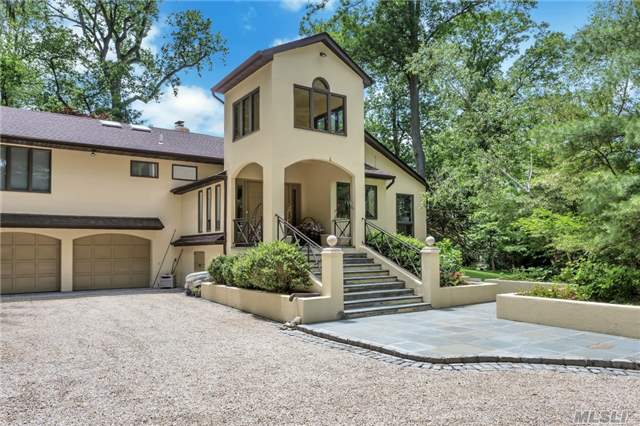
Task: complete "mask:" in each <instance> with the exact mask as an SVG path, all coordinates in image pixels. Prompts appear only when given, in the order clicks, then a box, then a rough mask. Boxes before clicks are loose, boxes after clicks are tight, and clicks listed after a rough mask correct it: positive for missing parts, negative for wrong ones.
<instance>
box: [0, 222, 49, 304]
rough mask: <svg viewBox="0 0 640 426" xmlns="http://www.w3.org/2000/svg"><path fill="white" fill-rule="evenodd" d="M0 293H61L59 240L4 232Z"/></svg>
mask: <svg viewBox="0 0 640 426" xmlns="http://www.w3.org/2000/svg"><path fill="white" fill-rule="evenodd" d="M0 242H1V245H2V253H1V256H0V257H1V258H2V271H0V293H2V294H11V293H32V292H41V291H60V240H56V239H55V238H50V237H45V236H44V235H38V234H29V233H24V232H3V233H2V234H0Z"/></svg>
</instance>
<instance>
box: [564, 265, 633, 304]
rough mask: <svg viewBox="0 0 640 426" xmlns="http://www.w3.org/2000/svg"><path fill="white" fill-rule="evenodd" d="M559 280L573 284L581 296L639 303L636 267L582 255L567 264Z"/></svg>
mask: <svg viewBox="0 0 640 426" xmlns="http://www.w3.org/2000/svg"><path fill="white" fill-rule="evenodd" d="M559 278H560V280H562V281H565V282H569V283H573V284H575V285H576V292H577V294H578V296H579V297H580V298H581V299H582V300H593V301H598V302H608V303H636V304H637V303H640V271H638V270H637V269H632V268H626V267H623V266H614V265H610V264H607V263H602V262H594V261H592V260H588V259H582V260H579V261H577V262H575V263H572V264H570V265H569V266H567V267H566V268H565V269H564V270H563V271H562V273H561V274H560V276H559Z"/></svg>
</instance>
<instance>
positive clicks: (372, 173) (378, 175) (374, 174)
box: [364, 163, 396, 179]
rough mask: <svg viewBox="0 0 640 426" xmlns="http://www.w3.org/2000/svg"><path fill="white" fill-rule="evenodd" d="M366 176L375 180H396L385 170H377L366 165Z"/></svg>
mask: <svg viewBox="0 0 640 426" xmlns="http://www.w3.org/2000/svg"><path fill="white" fill-rule="evenodd" d="M364 175H365V176H366V177H369V178H374V179H395V178H396V177H395V176H394V175H392V174H391V173H388V172H385V171H384V170H380V169H376V168H375V167H373V166H371V165H369V164H367V163H364Z"/></svg>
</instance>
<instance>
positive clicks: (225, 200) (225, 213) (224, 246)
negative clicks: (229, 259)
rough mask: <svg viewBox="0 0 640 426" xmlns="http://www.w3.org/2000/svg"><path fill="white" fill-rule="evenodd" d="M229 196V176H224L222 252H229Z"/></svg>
mask: <svg viewBox="0 0 640 426" xmlns="http://www.w3.org/2000/svg"><path fill="white" fill-rule="evenodd" d="M228 198H229V194H227V176H225V177H224V225H223V228H224V234H223V235H224V245H223V246H222V253H223V254H225V255H226V254H227V244H228V243H229V241H228V240H227V199H228Z"/></svg>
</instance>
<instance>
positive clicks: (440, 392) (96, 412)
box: [0, 292, 640, 425]
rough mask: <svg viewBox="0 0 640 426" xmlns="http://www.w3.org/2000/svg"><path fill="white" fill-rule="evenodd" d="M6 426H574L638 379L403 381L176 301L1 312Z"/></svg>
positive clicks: (121, 299) (202, 303) (627, 401)
mask: <svg viewBox="0 0 640 426" xmlns="http://www.w3.org/2000/svg"><path fill="white" fill-rule="evenodd" d="M0 314H1V323H0V325H1V328H0V355H1V357H2V358H1V361H2V362H1V371H0V381H1V386H0V421H2V422H3V423H5V424H134V423H142V422H146V423H151V424H169V423H175V424H196V423H197V424H261V425H262V424H314V425H315V424H359V425H362V424H416V423H420V424H424V423H431V424H544V425H548V424H571V423H573V421H574V418H575V413H576V411H577V410H579V411H582V410H633V411H635V414H634V416H633V417H632V418H631V419H630V422H634V423H640V412H638V411H640V409H638V406H639V405H640V379H638V378H637V377H624V376H621V377H618V376H610V375H607V376H604V375H595V374H584V373H559V372H552V371H528V370H527V371H522V370H517V371H466V370H465V371H431V370H423V369H418V368H403V367H401V366H398V365H394V364H391V363H388V362H382V361H380V360H376V359H372V358H368V357H364V356H361V355H359V354H357V353H351V352H348V351H344V350H339V349H334V348H330V347H323V346H319V345H314V344H311V343H309V342H307V341H305V340H304V339H299V338H296V337H295V336H292V335H290V334H287V333H284V332H283V331H282V330H281V329H280V325H279V324H275V323H273V322H269V321H266V320H263V319H260V318H256V317H254V316H252V315H250V314H246V313H243V312H239V311H236V310H234V309H231V308H228V307H225V306H222V305H218V304H215V303H212V302H208V301H206V300H202V299H195V298H192V297H186V296H184V295H183V294H180V293H175V292H173V293H144V292H141V293H140V294H128V295H105V296H100V297H80V298H73V299H55V300H36V301H23V302H5V303H1V304H0Z"/></svg>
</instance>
